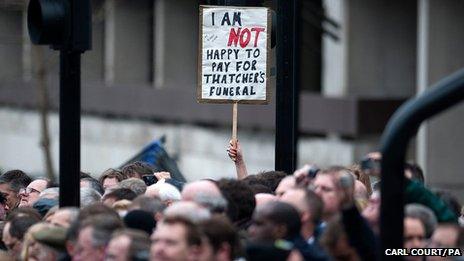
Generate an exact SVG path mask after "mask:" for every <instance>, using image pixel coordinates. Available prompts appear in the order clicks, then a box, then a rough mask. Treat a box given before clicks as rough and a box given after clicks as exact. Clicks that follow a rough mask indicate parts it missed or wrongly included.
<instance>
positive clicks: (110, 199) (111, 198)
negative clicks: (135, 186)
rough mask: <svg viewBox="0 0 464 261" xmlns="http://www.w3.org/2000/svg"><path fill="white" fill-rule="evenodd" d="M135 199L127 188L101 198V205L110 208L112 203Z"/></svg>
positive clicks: (116, 190) (135, 195) (132, 192)
mask: <svg viewBox="0 0 464 261" xmlns="http://www.w3.org/2000/svg"><path fill="white" fill-rule="evenodd" d="M136 197H137V194H135V192H134V191H132V190H131V189H128V188H117V189H115V190H113V191H111V192H109V193H107V194H105V196H103V203H104V204H105V205H107V206H110V207H111V206H112V205H113V204H114V202H116V201H119V200H122V199H127V200H129V201H131V200H133V199H134V198H136Z"/></svg>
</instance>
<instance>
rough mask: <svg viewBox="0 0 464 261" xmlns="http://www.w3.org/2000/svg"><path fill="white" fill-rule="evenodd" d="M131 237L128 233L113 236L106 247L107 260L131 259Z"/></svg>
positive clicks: (121, 260) (122, 260)
mask: <svg viewBox="0 0 464 261" xmlns="http://www.w3.org/2000/svg"><path fill="white" fill-rule="evenodd" d="M130 243H131V239H130V238H129V237H128V236H126V235H121V236H118V237H115V238H112V239H111V241H110V242H109V243H108V247H107V248H106V256H105V261H125V260H129V256H128V255H129V248H130Z"/></svg>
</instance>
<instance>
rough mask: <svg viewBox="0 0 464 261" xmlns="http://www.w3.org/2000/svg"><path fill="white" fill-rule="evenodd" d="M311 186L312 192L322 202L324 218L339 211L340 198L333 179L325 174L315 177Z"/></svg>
mask: <svg viewBox="0 0 464 261" xmlns="http://www.w3.org/2000/svg"><path fill="white" fill-rule="evenodd" d="M313 185H314V192H316V194H317V195H319V197H321V199H322V201H323V202H324V216H326V217H327V216H331V215H333V214H335V213H336V212H337V211H338V210H339V206H340V198H339V196H338V194H337V193H338V188H337V186H336V185H335V182H334V179H333V177H332V176H331V175H327V174H322V175H317V176H316V178H315V179H314V183H313Z"/></svg>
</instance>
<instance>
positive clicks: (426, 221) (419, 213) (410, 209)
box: [404, 204, 437, 239]
mask: <svg viewBox="0 0 464 261" xmlns="http://www.w3.org/2000/svg"><path fill="white" fill-rule="evenodd" d="M404 216H405V217H410V218H417V219H419V220H420V221H421V222H422V224H423V225H424V229H425V237H426V239H428V238H430V237H431V236H432V234H433V231H434V230H435V227H436V226H437V218H436V217H435V214H434V213H433V211H432V210H430V209H429V208H428V207H426V206H424V205H421V204H408V205H406V207H405V211H404Z"/></svg>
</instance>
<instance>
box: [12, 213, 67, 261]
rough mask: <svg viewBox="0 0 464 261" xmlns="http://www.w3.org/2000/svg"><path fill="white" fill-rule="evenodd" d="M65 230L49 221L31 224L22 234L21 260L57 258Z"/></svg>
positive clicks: (44, 260)
mask: <svg viewBox="0 0 464 261" xmlns="http://www.w3.org/2000/svg"><path fill="white" fill-rule="evenodd" d="M65 235H66V230H65V229H64V228H58V227H55V226H53V225H51V224H49V223H45V222H40V223H37V224H35V225H33V226H31V227H30V228H29V229H28V231H27V233H26V234H25V236H24V242H23V248H22V251H21V260H37V261H48V260H57V259H58V257H59V255H60V253H61V252H62V251H63V250H64V243H65V242H64V240H65Z"/></svg>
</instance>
